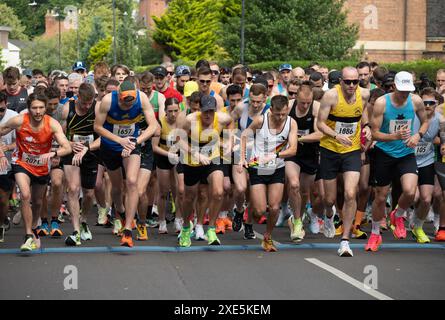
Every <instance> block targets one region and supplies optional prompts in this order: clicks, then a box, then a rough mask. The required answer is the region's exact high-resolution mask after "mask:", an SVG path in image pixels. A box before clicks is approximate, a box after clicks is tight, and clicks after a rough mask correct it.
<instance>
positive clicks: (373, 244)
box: [365, 233, 382, 252]
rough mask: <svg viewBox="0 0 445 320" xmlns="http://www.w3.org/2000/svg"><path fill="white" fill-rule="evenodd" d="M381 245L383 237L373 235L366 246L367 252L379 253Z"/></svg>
mask: <svg viewBox="0 0 445 320" xmlns="http://www.w3.org/2000/svg"><path fill="white" fill-rule="evenodd" d="M381 244H382V235H380V234H375V233H371V236H370V237H369V240H368V243H367V244H366V246H365V251H372V252H377V251H378V250H379V246H380V245H381Z"/></svg>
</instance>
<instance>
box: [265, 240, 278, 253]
mask: <svg viewBox="0 0 445 320" xmlns="http://www.w3.org/2000/svg"><path fill="white" fill-rule="evenodd" d="M261 246H262V247H263V249H264V251H266V252H277V251H278V250H277V248H276V247H275V245H274V243H273V240H272V238H271V237H267V238H266V237H264V239H263V241H261Z"/></svg>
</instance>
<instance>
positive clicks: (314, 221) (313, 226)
mask: <svg viewBox="0 0 445 320" xmlns="http://www.w3.org/2000/svg"><path fill="white" fill-rule="evenodd" d="M308 213H309V216H310V217H311V222H310V225H309V230H311V233H313V234H318V233H319V232H320V223H319V222H318V216H317V215H316V214H313V213H312V208H309V209H308Z"/></svg>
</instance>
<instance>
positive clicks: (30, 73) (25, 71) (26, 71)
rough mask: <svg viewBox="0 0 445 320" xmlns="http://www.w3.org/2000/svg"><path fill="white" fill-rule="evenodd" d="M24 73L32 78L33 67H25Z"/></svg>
mask: <svg viewBox="0 0 445 320" xmlns="http://www.w3.org/2000/svg"><path fill="white" fill-rule="evenodd" d="M23 75H24V76H27V77H28V78H32V70H31V69H25V70H24V71H23Z"/></svg>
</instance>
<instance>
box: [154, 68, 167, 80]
mask: <svg viewBox="0 0 445 320" xmlns="http://www.w3.org/2000/svg"><path fill="white" fill-rule="evenodd" d="M151 73H152V74H153V75H154V76H155V77H156V76H162V77H166V76H167V73H168V72H167V69H165V68H164V67H162V66H159V67H156V68H154V69H151Z"/></svg>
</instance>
